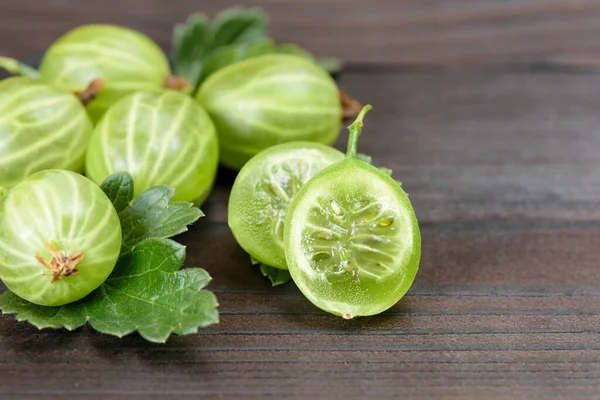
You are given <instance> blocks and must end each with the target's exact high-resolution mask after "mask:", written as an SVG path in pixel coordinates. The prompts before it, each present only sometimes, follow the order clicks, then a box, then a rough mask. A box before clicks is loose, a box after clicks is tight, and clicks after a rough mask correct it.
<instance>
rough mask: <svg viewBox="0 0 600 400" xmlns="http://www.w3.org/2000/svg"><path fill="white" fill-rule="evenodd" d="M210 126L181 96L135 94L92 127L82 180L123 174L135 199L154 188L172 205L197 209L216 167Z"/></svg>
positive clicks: (163, 92) (191, 101)
mask: <svg viewBox="0 0 600 400" xmlns="http://www.w3.org/2000/svg"><path fill="white" fill-rule="evenodd" d="M218 153H219V150H218V141H217V135H216V133H215V128H214V125H213V124H212V122H211V120H210V118H209V117H208V115H207V114H206V112H205V111H204V110H203V109H202V106H200V105H199V104H198V102H196V101H195V100H194V99H192V98H191V97H190V96H187V95H185V94H183V93H180V92H176V91H172V90H167V89H157V90H153V91H144V92H138V93H135V94H132V95H129V96H128V97H125V98H124V99H122V100H121V101H119V102H117V104H115V105H114V106H112V107H111V108H110V109H109V110H108V111H107V113H106V114H105V115H104V117H103V118H102V119H101V120H100V122H99V123H98V125H97V126H96V128H95V130H94V133H93V135H92V139H91V141H90V149H89V151H88V152H87V156H86V168H85V170H86V175H87V176H88V177H90V178H91V179H92V180H93V181H95V182H96V183H98V184H100V183H101V182H103V181H104V180H105V179H106V178H107V177H108V176H110V175H112V174H114V173H117V172H124V171H127V172H129V173H130V174H131V175H132V176H133V180H134V182H135V185H134V188H135V193H134V194H135V195H136V196H137V195H138V194H140V193H141V192H143V191H144V190H146V189H148V188H150V187H152V186H158V185H168V186H171V187H172V188H173V189H175V197H174V199H175V200H180V201H189V202H194V203H196V204H201V203H202V202H203V201H204V199H205V198H206V196H207V195H208V194H209V192H210V189H211V188H212V185H213V182H214V179H215V175H216V171H217V166H218Z"/></svg>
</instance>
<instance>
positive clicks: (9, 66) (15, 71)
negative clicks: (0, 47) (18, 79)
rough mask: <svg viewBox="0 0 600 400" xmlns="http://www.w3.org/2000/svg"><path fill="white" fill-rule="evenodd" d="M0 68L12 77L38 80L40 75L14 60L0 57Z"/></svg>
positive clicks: (33, 69)
mask: <svg viewBox="0 0 600 400" xmlns="http://www.w3.org/2000/svg"><path fill="white" fill-rule="evenodd" d="M0 68H2V69H5V70H7V71H8V73H10V74H12V75H22V76H27V77H30V78H39V76H40V73H39V72H38V71H37V70H36V69H35V68H32V67H30V66H29V65H25V64H23V63H21V62H19V61H18V60H15V59H14V58H9V57H0Z"/></svg>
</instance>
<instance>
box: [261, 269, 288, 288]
mask: <svg viewBox="0 0 600 400" xmlns="http://www.w3.org/2000/svg"><path fill="white" fill-rule="evenodd" d="M259 267H260V272H261V273H262V275H263V276H264V277H266V278H269V280H270V281H271V283H272V284H273V286H277V285H283V284H284V283H288V282H289V281H291V280H292V276H291V275H290V271H287V270H284V269H279V268H273V267H270V266H268V265H266V264H262V263H261V264H260V265H259Z"/></svg>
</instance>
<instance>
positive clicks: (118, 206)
mask: <svg viewBox="0 0 600 400" xmlns="http://www.w3.org/2000/svg"><path fill="white" fill-rule="evenodd" d="M100 187H101V188H102V190H103V191H104V193H106V195H107V196H108V198H109V199H110V201H111V202H112V203H113V206H115V210H117V212H118V213H119V212H121V211H123V210H124V209H125V208H126V207H127V206H128V205H129V203H131V200H133V178H132V177H131V175H129V173H128V172H120V173H117V174H114V175H111V176H109V177H108V178H106V180H105V181H104V182H102V185H100Z"/></svg>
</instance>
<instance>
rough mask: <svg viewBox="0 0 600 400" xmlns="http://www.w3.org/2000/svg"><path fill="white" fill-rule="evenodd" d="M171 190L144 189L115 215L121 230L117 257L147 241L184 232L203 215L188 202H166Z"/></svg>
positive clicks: (171, 197)
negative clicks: (119, 220) (120, 245)
mask: <svg viewBox="0 0 600 400" xmlns="http://www.w3.org/2000/svg"><path fill="white" fill-rule="evenodd" d="M174 194H175V191H174V190H173V188H171V187H169V186H156V187H153V188H150V189H148V190H145V191H144V192H142V193H141V194H140V195H139V196H138V197H136V198H135V199H133V201H132V202H131V204H130V205H129V206H128V207H127V208H125V209H124V210H123V211H121V212H120V213H119V218H120V219H121V228H122V230H123V246H122V247H121V255H125V254H127V253H129V252H130V251H131V250H132V249H133V247H135V246H136V245H138V244H139V243H141V242H143V241H144V240H147V239H149V238H169V237H172V236H175V235H178V234H180V233H183V232H185V231H187V225H191V224H193V223H194V222H196V220H198V218H200V217H202V216H203V215H204V214H203V213H202V211H200V209H199V208H197V207H194V205H193V204H191V203H186V202H175V203H170V202H171V200H172V199H173V195H174Z"/></svg>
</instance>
